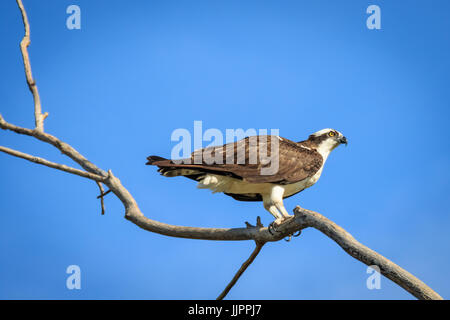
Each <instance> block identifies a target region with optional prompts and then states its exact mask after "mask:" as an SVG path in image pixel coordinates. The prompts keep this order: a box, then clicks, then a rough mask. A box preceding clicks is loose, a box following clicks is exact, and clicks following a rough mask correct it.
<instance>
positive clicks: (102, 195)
mask: <svg viewBox="0 0 450 320" xmlns="http://www.w3.org/2000/svg"><path fill="white" fill-rule="evenodd" d="M95 182H96V183H97V185H98V188H99V189H100V195H99V196H98V197H97V199H98V198H100V204H101V206H102V215H104V214H105V202H104V200H103V197H104V196H105V194H106V193H105V189H103V185H102V183H101V182H98V181H95Z"/></svg>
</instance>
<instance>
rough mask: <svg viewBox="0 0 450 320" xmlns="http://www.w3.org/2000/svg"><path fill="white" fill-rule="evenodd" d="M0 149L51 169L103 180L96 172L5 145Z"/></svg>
mask: <svg viewBox="0 0 450 320" xmlns="http://www.w3.org/2000/svg"><path fill="white" fill-rule="evenodd" d="M0 151H1V152H4V153H7V154H10V155H12V156H14V157H18V158H22V159H25V160H28V161H31V162H34V163H38V164H42V165H44V166H47V167H50V168H53V169H58V170H61V171H65V172H68V173H72V174H76V175H77V176H80V177H84V178H88V179H91V180H94V181H97V182H98V181H103V180H105V178H104V177H102V176H99V175H97V174H93V173H90V172H86V171H83V170H79V169H75V168H72V167H69V166H66V165H64V164H59V163H55V162H51V161H48V160H46V159H43V158H39V157H35V156H32V155H29V154H26V153H23V152H20V151H17V150H13V149H10V148H7V147H3V146H0Z"/></svg>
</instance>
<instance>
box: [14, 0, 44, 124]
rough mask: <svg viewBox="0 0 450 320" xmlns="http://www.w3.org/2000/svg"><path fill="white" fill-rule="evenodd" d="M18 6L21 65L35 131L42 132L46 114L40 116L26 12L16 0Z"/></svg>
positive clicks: (18, 0) (39, 102) (19, 1)
mask: <svg viewBox="0 0 450 320" xmlns="http://www.w3.org/2000/svg"><path fill="white" fill-rule="evenodd" d="M16 2H17V5H18V6H19V9H20V12H21V14H22V20H23V25H24V27H25V35H24V36H23V39H22V41H21V42H20V51H21V52H22V58H23V65H24V67H25V77H26V79H27V84H28V88H29V89H30V91H31V93H32V94H33V99H34V119H35V124H36V130H38V131H44V120H45V118H47V116H48V113H47V112H46V113H44V114H42V107H41V98H40V96H39V91H38V88H37V85H36V81H35V80H34V79H33V74H32V73H31V63H30V57H29V55H28V46H29V45H30V43H31V39H30V24H29V22H28V17H27V12H26V11H25V8H24V6H23V4H22V1H21V0H16Z"/></svg>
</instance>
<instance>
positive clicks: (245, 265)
mask: <svg viewBox="0 0 450 320" xmlns="http://www.w3.org/2000/svg"><path fill="white" fill-rule="evenodd" d="M263 245H264V243H263V242H257V243H256V247H255V250H253V252H252V254H251V255H250V257H249V258H248V259H247V260H245V261H244V263H243V264H242V266H241V267H240V268H239V270H238V271H237V272H236V274H235V275H234V277H233V279H231V281H230V283H229V284H228V285H227V287H226V288H225V289H224V290H223V291H222V293H221V294H220V295H219V296H218V297H217V299H216V300H223V298H225V297H226V295H227V294H228V292H229V291H230V290H231V288H233V286H234V285H235V284H236V282H237V281H238V280H239V278H240V277H241V275H242V274H243V273H244V272H245V270H247V268H248V266H249V265H250V264H251V263H252V262H253V261H254V260H255V258H256V256H257V255H258V254H259V252H260V251H261V248H262V247H263Z"/></svg>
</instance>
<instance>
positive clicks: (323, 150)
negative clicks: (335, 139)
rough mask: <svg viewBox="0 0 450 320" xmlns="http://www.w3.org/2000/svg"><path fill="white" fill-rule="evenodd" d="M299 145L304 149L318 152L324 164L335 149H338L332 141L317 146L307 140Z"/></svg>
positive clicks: (322, 142)
mask: <svg viewBox="0 0 450 320" xmlns="http://www.w3.org/2000/svg"><path fill="white" fill-rule="evenodd" d="M299 144H300V145H301V146H302V147H305V148H308V149H312V150H316V151H317V152H318V153H319V154H320V155H321V156H322V158H323V163H325V161H326V160H327V158H328V156H329V155H330V153H331V151H333V150H334V148H336V146H335V145H334V144H332V143H331V141H329V140H325V141H321V142H320V143H319V144H317V143H315V142H314V141H311V140H305V141H301V142H299Z"/></svg>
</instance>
